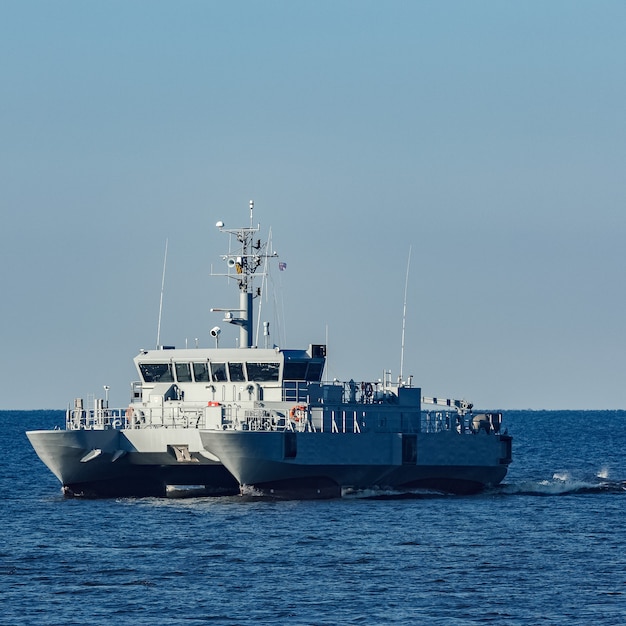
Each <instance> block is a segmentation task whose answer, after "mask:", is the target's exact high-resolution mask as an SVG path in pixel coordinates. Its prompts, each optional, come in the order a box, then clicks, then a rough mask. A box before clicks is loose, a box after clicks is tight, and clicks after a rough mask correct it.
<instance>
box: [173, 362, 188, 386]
mask: <svg viewBox="0 0 626 626" xmlns="http://www.w3.org/2000/svg"><path fill="white" fill-rule="evenodd" d="M175 367H176V380H177V381H178V382H179V383H189V382H191V368H190V367H189V363H176V364H175Z"/></svg>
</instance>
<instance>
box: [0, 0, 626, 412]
mask: <svg viewBox="0 0 626 626" xmlns="http://www.w3.org/2000/svg"><path fill="white" fill-rule="evenodd" d="M625 29H626V3H624V2H622V1H588V2H577V1H574V0H567V1H565V0H563V1H558V0H556V1H551V2H545V1H543V0H541V1H532V0H531V1H528V2H500V1H495V0H494V1H476V2H467V1H460V0H459V1H445V0H444V1H441V2H434V1H429V2H420V1H418V0H412V1H405V2H400V1H398V2H380V1H377V2H368V1H363V0H359V1H356V0H355V1H351V2H348V1H341V0H339V1H337V0H333V1H332V2H331V1H324V0H321V1H320V0H316V1H315V2H293V1H286V0H285V1H267V2H253V1H249V2H246V1H241V2H211V1H209V0H203V1H185V2H173V1H172V2H163V1H158V0H157V1H155V0H150V1H126V0H124V1H111V0H109V1H107V2H84V1H62V0H61V1H58V2H48V1H45V2H35V1H12V0H4V1H3V2H1V3H0V58H1V59H2V61H1V63H0V110H1V112H2V113H1V115H0V133H1V137H2V141H1V142H0V171H1V172H2V184H1V185H0V203H1V211H2V226H1V228H0V259H1V263H0V286H1V294H2V323H1V324H0V345H1V346H2V359H0V380H1V385H2V391H3V394H2V396H3V397H2V400H1V401H0V408H6V409H10V408H18V409H19V408H23V409H31V408H64V407H65V406H66V405H67V403H68V402H70V401H71V400H72V398H73V397H74V396H83V397H87V396H88V395H89V394H94V393H95V394H96V395H98V396H101V395H103V391H102V387H103V385H105V384H107V385H110V386H111V396H110V397H111V402H112V403H113V404H117V405H122V404H126V403H127V402H128V399H129V383H130V381H131V380H132V379H134V378H135V373H134V369H133V366H132V358H133V356H135V354H136V353H137V351H138V349H139V348H142V347H147V348H151V347H153V346H154V344H155V340H156V328H157V320H158V306H159V292H160V285H161V271H162V264H163V253H164V247H165V240H166V239H168V240H169V255H168V269H167V276H166V290H165V296H164V309H163V324H162V333H161V337H162V340H163V342H164V343H170V344H175V345H177V346H183V345H184V344H185V341H186V340H188V341H189V342H190V345H191V344H192V343H193V342H195V338H198V339H199V342H200V345H205V346H206V345H211V344H210V341H209V339H210V338H209V334H208V331H209V329H210V328H211V327H212V326H214V325H215V324H216V323H220V319H219V318H218V317H217V316H216V315H215V314H211V313H210V312H209V308H210V307H211V306H229V305H233V304H234V302H235V300H233V298H235V299H236V295H235V294H233V295H229V292H228V291H227V286H226V284H225V281H223V279H221V280H220V279H215V278H210V277H209V273H210V268H211V263H214V264H216V263H217V260H218V259H217V256H218V254H219V253H221V252H224V243H225V241H224V240H223V236H220V235H219V234H218V233H217V232H216V230H215V227H214V225H215V222H216V221H217V220H218V219H221V220H223V221H225V222H226V224H227V225H231V226H238V225H245V224H246V223H247V221H248V210H247V204H248V200H249V199H251V198H253V199H254V200H255V203H256V220H258V221H260V222H261V224H262V226H264V227H265V228H269V227H270V226H271V227H272V231H273V237H274V243H275V247H276V249H277V250H278V252H279V253H280V255H281V259H282V260H284V261H285V262H287V264H288V269H287V271H286V272H282V273H281V274H280V275H279V278H280V284H281V287H282V289H281V293H280V296H281V297H282V298H283V302H284V313H285V317H284V322H285V325H284V327H283V329H284V334H285V335H286V339H287V343H288V344H289V346H290V347H306V346H307V345H308V344H309V343H311V342H313V343H317V342H324V341H325V339H326V336H328V341H329V353H330V374H331V375H332V376H336V377H337V378H340V379H349V378H351V377H352V378H354V379H356V380H367V379H377V378H379V377H380V376H381V375H382V371H383V370H384V369H391V370H392V371H393V373H394V375H397V373H398V370H399V365H400V343H401V341H400V340H401V328H402V305H403V295H404V282H405V272H406V265H407V256H408V252H409V247H410V246H411V247H412V260H411V269H410V275H409V278H410V285H409V291H408V299H407V327H406V352H405V360H404V373H405V374H413V375H414V380H415V382H416V383H417V384H419V385H421V386H422V388H423V390H424V393H425V394H427V395H448V396H451V397H463V398H466V399H468V400H470V401H473V402H474V403H475V404H477V405H478V406H480V407H483V408H534V409H542V408H547V409H552V408H583V409H584V408H597V409H602V408H622V409H623V408H626V357H625V355H626V334H625V332H624V326H625V311H626V288H625V286H624V277H625V270H626V114H625V111H626V108H625V106H626V105H625V103H626V38H625V37H624V32H625ZM274 330H275V336H274V339H275V340H277V336H278V330H277V329H274ZM223 336H224V339H223V341H224V342H228V341H229V339H228V337H229V333H228V332H227V331H226V330H225V331H224V333H223ZM233 336H234V335H233ZM280 343H282V341H281V342H280Z"/></svg>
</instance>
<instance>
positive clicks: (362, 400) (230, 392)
mask: <svg viewBox="0 0 626 626" xmlns="http://www.w3.org/2000/svg"><path fill="white" fill-rule="evenodd" d="M252 215H253V203H252V202H251V203H250V226H249V227H244V228H237V229H234V230H231V229H228V228H226V227H225V226H224V223H223V222H218V223H217V227H218V229H219V230H220V231H221V232H222V233H225V234H228V235H229V237H230V240H231V242H235V243H234V244H232V245H233V249H231V248H230V246H229V251H228V253H226V254H224V255H222V261H223V262H224V263H225V269H224V272H223V273H219V274H215V275H217V276H226V277H227V278H228V279H229V280H230V281H231V282H232V283H234V284H235V285H236V286H237V288H238V291H239V304H238V306H237V307H235V308H232V309H213V311H216V312H220V313H222V314H223V321H224V322H226V323H229V324H234V325H235V326H238V327H239V340H238V347H233V348H223V347H220V346H219V339H220V333H221V331H220V329H219V327H217V326H215V327H214V328H212V329H211V335H212V336H213V338H214V341H215V348H193V349H187V348H185V349H175V348H173V347H168V346H159V347H158V348H157V349H155V350H142V351H140V353H139V354H138V355H137V356H136V357H135V359H134V362H135V366H136V369H137V373H138V376H139V379H140V380H139V381H137V382H134V383H132V385H131V401H130V404H129V405H128V406H127V407H123V408H120V409H114V408H110V407H109V406H108V399H107V398H106V397H105V398H104V399H94V400H93V401H92V403H91V406H87V405H86V403H85V402H84V400H83V399H76V400H75V401H74V403H73V406H72V407H71V408H69V409H68V411H67V414H66V421H65V428H64V429H63V430H61V429H59V430H36V431H30V432H28V433H27V435H28V438H29V439H30V441H31V444H32V445H33V447H34V449H35V451H36V452H37V454H38V455H39V457H40V458H41V459H42V461H43V462H44V463H45V464H46V465H47V466H48V467H49V469H50V470H51V471H52V472H53V473H54V474H55V476H57V478H58V479H59V481H60V482H61V484H62V488H63V491H64V493H65V494H66V495H69V496H72V495H75V496H168V495H169V496H184V495H228V494H236V493H239V492H240V491H242V490H243V491H246V489H247V488H248V486H250V487H251V488H253V489H255V490H257V491H259V492H261V493H266V494H272V495H274V496H278V497H280V496H285V497H333V496H337V495H339V494H341V493H342V491H343V490H345V489H368V488H392V489H413V488H427V489H436V490H439V491H445V492H454V493H470V492H476V491H480V490H481V489H484V488H485V487H487V486H489V485H496V484H498V483H499V482H500V481H502V479H503V478H504V476H505V474H506V471H507V467H508V464H509V463H510V462H511V437H509V436H508V435H506V434H503V433H501V432H500V430H501V429H500V424H501V415H500V414H499V413H483V414H478V415H475V414H474V413H473V412H472V406H471V405H470V404H469V403H467V402H464V401H456V400H447V399H441V398H424V397H422V395H421V390H420V389H419V388H418V387H414V386H413V385H412V381H411V380H410V379H409V380H407V381H404V380H398V381H396V382H393V381H392V380H391V375H390V374H389V373H386V374H385V376H384V378H383V379H382V380H372V381H362V382H358V383H357V382H354V381H352V380H350V381H348V382H345V383H341V382H338V381H333V382H325V381H324V379H323V373H324V366H325V362H326V346H324V345H319V344H315V345H309V347H308V348H307V349H299V350H289V349H285V348H281V347H276V346H274V345H271V344H270V338H269V325H268V324H267V323H264V324H263V335H262V341H263V344H264V345H263V346H261V347H259V346H258V345H256V343H255V342H254V341H253V301H254V299H255V298H258V297H259V296H260V295H261V293H262V289H263V286H264V284H265V282H266V281H265V278H266V276H267V272H268V268H269V266H270V264H271V263H274V262H275V261H276V257H277V255H276V254H275V253H273V252H272V251H271V249H270V246H269V245H268V242H262V241H261V239H258V238H257V236H258V233H259V231H260V228H259V227H258V226H256V227H255V226H253V219H252ZM255 281H257V284H255ZM259 281H260V285H259V284H258V283H259ZM257 342H258V341H257Z"/></svg>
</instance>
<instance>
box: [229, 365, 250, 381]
mask: <svg viewBox="0 0 626 626" xmlns="http://www.w3.org/2000/svg"><path fill="white" fill-rule="evenodd" d="M228 371H229V372H230V379H231V381H232V382H234V383H240V382H242V381H244V380H246V375H245V374H244V373H243V363H229V364H228Z"/></svg>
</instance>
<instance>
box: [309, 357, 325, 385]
mask: <svg viewBox="0 0 626 626" xmlns="http://www.w3.org/2000/svg"><path fill="white" fill-rule="evenodd" d="M323 369H324V362H323V361H322V362H315V361H311V362H310V363H309V369H308V371H307V373H306V379H307V380H308V381H310V382H319V381H320V380H321V379H322V370H323Z"/></svg>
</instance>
